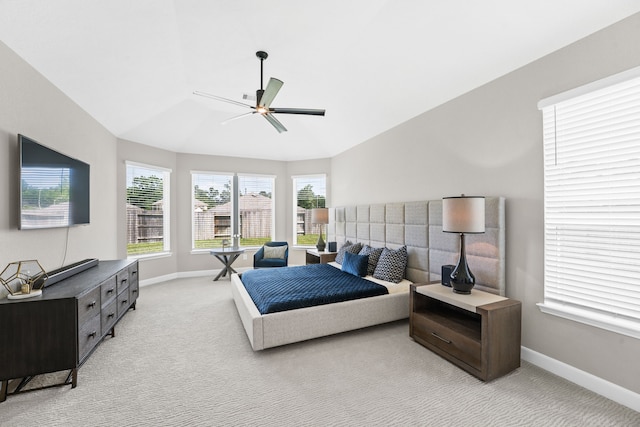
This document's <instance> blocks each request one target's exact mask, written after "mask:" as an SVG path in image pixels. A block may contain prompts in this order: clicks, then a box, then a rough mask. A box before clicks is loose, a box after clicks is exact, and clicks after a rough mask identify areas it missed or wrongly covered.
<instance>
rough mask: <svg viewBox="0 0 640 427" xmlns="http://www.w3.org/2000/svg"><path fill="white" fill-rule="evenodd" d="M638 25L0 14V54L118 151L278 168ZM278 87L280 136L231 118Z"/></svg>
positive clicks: (46, 11)
mask: <svg viewBox="0 0 640 427" xmlns="http://www.w3.org/2000/svg"><path fill="white" fill-rule="evenodd" d="M639 11H640V2H638V1H637V0H537V1H530V0H483V1H477V0H447V1H437V0H406V1H397V0H395V1H393V0H348V1H347V0H322V1H300V0H272V1H254V0H215V1H212V0H135V1H133V0H109V1H105V0H56V1H51V0H0V40H1V41H2V42H4V43H5V44H6V45H8V46H9V47H10V48H11V49H13V50H14V51H15V52H16V53H17V54H18V55H20V56H21V57H22V58H23V59H24V60H25V61H27V62H28V63H29V64H31V65H32V66H33V67H34V68H35V69H36V70H38V71H39V72H40V73H41V74H43V75H44V76H45V77H46V78H47V79H48V80H49V81H51V82H52V83H53V84H54V85H55V86H57V87H58V88H59V89H60V90H61V91H63V92H64V93H65V94H66V95H68V96H69V97H70V98H71V99H72V100H74V101H75V102H76V103H77V104H78V105H80V107H82V108H83V109H84V110H86V111H87V112H88V113H89V114H90V115H91V116H93V117H94V118H95V119H96V120H97V121H98V122H100V123H101V124H102V125H103V126H105V127H106V128H107V129H108V130H109V131H110V132H112V133H113V134H114V135H116V136H117V137H119V138H123V139H127V140H131V141H135V142H139V143H142V144H147V145H151V146H155V147H159V148H164V149H167V150H171V151H175V152H186V153H199V154H216V155H226V156H241V157H254V158H263V159H276V160H298V159H309V158H323V157H330V156H333V155H336V154H338V153H340V152H342V151H344V150H347V149H349V148H350V147H352V146H354V145H357V144H360V143H362V142H364V141H366V140H367V139H369V138H372V137H374V136H376V135H378V134H380V133H382V132H384V131H386V130H388V129H390V128H393V127H395V126H397V125H399V124H401V123H403V122H405V121H407V120H409V119H411V118H413V117H415V116H417V115H419V114H421V113H423V112H425V111H427V110H429V109H431V108H433V107H436V106H437V105H440V104H442V103H444V102H446V101H448V100H450V99H453V98H455V97H456V96H459V95H461V94H463V93H465V92H468V91H469V90H472V89H474V88H476V87H478V86H480V85H482V84H484V83H487V82H489V81H491V80H493V79H495V78H497V77H500V76H501V75H504V74H506V73H508V72H510V71H512V70H514V69H516V68H519V67H521V66H523V65H525V64H527V63H529V62H531V61H533V60H535V59H538V58H540V57H542V56H544V55H546V54H548V53H550V52H553V51H555V50H557V49H559V48H561V47H563V46H566V45H567V44H570V43H572V42H574V41H576V40H579V39H580V38H583V37H584V36H586V35H588V34H591V33H593V32H595V31H597V30H599V29H601V28H604V27H606V26H608V25H610V24H612V23H615V22H617V21H619V20H621V19H623V18H625V17H627V16H629V15H632V14H634V13H636V12H639ZM258 50H264V51H266V52H268V54H269V57H268V59H267V60H266V61H265V62H264V75H265V76H264V77H265V84H266V81H267V80H268V78H269V77H277V78H279V79H280V80H282V81H284V86H283V87H282V89H281V90H280V93H279V94H278V95H277V97H276V99H275V100H274V102H273V103H272V106H274V107H306V108H325V109H326V110H327V113H326V116H325V117H315V116H300V115H278V116H277V118H278V119H279V120H280V121H281V122H282V123H283V124H284V125H285V126H286V127H287V129H288V132H286V133H282V134H279V133H278V132H276V131H275V129H274V128H273V127H272V126H271V125H270V124H269V123H268V122H267V121H266V120H264V119H263V118H262V117H259V115H257V114H254V115H251V116H248V117H244V118H241V119H238V120H234V121H231V122H228V123H227V124H224V125H223V124H221V122H223V121H225V120H227V119H229V118H231V117H235V116H237V115H239V114H242V113H245V112H246V111H248V110H245V108H244V107H241V106H237V105H233V104H230V103H224V102H220V101H216V100H212V99H206V98H202V97H198V96H195V95H194V94H193V92H194V91H195V90H200V91H205V92H209V93H213V94H216V95H219V96H222V97H225V98H229V99H233V100H237V101H239V102H245V103H249V104H251V103H252V102H254V101H250V100H249V101H245V100H243V95H244V94H248V95H253V96H255V91H256V89H258V88H259V86H260V63H259V60H258V59H257V58H256V55H255V53H256V51H258Z"/></svg>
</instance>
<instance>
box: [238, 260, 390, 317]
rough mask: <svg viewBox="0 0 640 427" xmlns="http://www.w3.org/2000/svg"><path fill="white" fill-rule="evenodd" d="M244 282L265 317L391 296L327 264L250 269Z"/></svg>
mask: <svg viewBox="0 0 640 427" xmlns="http://www.w3.org/2000/svg"><path fill="white" fill-rule="evenodd" d="M242 283H244V287H245V288H246V289H247V292H248V293H249V295H250V296H251V299H253V302H254V303H255V305H256V307H257V308H258V311H260V313H262V314H267V313H276V312H278V311H286V310H294V309H297V308H304V307H311V306H314V305H322V304H331V303H334V302H342V301H349V300H354V299H359V298H366V297H373V296H378V295H385V294H388V293H389V292H388V291H387V288H386V287H384V286H382V285H378V284H377V283H373V282H371V281H369V280H365V279H363V278H361V277H358V276H354V275H352V274H349V273H345V272H343V271H342V270H340V269H338V268H335V267H332V266H330V265H327V264H312V265H303V266H298V267H283V268H268V269H258V270H249V271H246V272H244V273H242Z"/></svg>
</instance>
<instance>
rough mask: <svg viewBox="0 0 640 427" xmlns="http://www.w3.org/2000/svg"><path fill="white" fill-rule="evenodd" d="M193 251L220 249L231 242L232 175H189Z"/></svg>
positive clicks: (196, 173)
mask: <svg viewBox="0 0 640 427" xmlns="http://www.w3.org/2000/svg"><path fill="white" fill-rule="evenodd" d="M191 183H192V190H193V193H192V195H193V198H192V207H193V208H192V210H191V213H192V233H191V234H192V248H193V249H209V248H214V247H222V246H223V242H224V243H225V245H226V244H231V243H232V240H233V175H232V174H224V173H213V172H192V173H191Z"/></svg>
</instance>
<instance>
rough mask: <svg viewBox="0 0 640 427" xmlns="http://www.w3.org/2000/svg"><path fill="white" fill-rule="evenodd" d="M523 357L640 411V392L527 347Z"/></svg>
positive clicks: (523, 348)
mask: <svg viewBox="0 0 640 427" xmlns="http://www.w3.org/2000/svg"><path fill="white" fill-rule="evenodd" d="M522 359H523V360H526V361H527V362H529V363H532V364H534V365H536V366H538V367H540V368H542V369H544V370H545V371H549V372H551V373H552V374H555V375H557V376H559V377H562V378H564V379H566V380H568V381H571V382H572V383H575V384H577V385H579V386H581V387H584V388H586V389H587V390H591V391H592V392H594V393H597V394H599V395H601V396H604V397H606V398H607V399H611V400H613V401H614V402H617V403H619V404H621V405H624V406H626V407H628V408H631V409H633V410H634V411H638V412H640V394H638V393H635V392H633V391H631V390H628V389H626V388H624V387H620V386H619V385H617V384H614V383H612V382H609V381H606V380H604V379H602V378H600V377H596V376H595V375H592V374H590V373H588V372H585V371H582V370H580V369H578V368H574V367H573V366H571V365H568V364H566V363H564V362H560V361H559V360H556V359H552V358H551V357H549V356H545V355H544V354H542V353H538V352H537V351H533V350H531V349H529V348H527V347H522Z"/></svg>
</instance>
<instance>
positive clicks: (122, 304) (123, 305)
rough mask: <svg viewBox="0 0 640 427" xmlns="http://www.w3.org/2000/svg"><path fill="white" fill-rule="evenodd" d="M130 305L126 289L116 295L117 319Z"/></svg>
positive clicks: (127, 289)
mask: <svg viewBox="0 0 640 427" xmlns="http://www.w3.org/2000/svg"><path fill="white" fill-rule="evenodd" d="M130 305H131V299H130V298H129V288H126V289H123V290H122V292H121V293H119V294H118V317H120V316H122V315H123V314H124V313H125V312H126V311H127V310H128V309H129V306H130Z"/></svg>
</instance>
